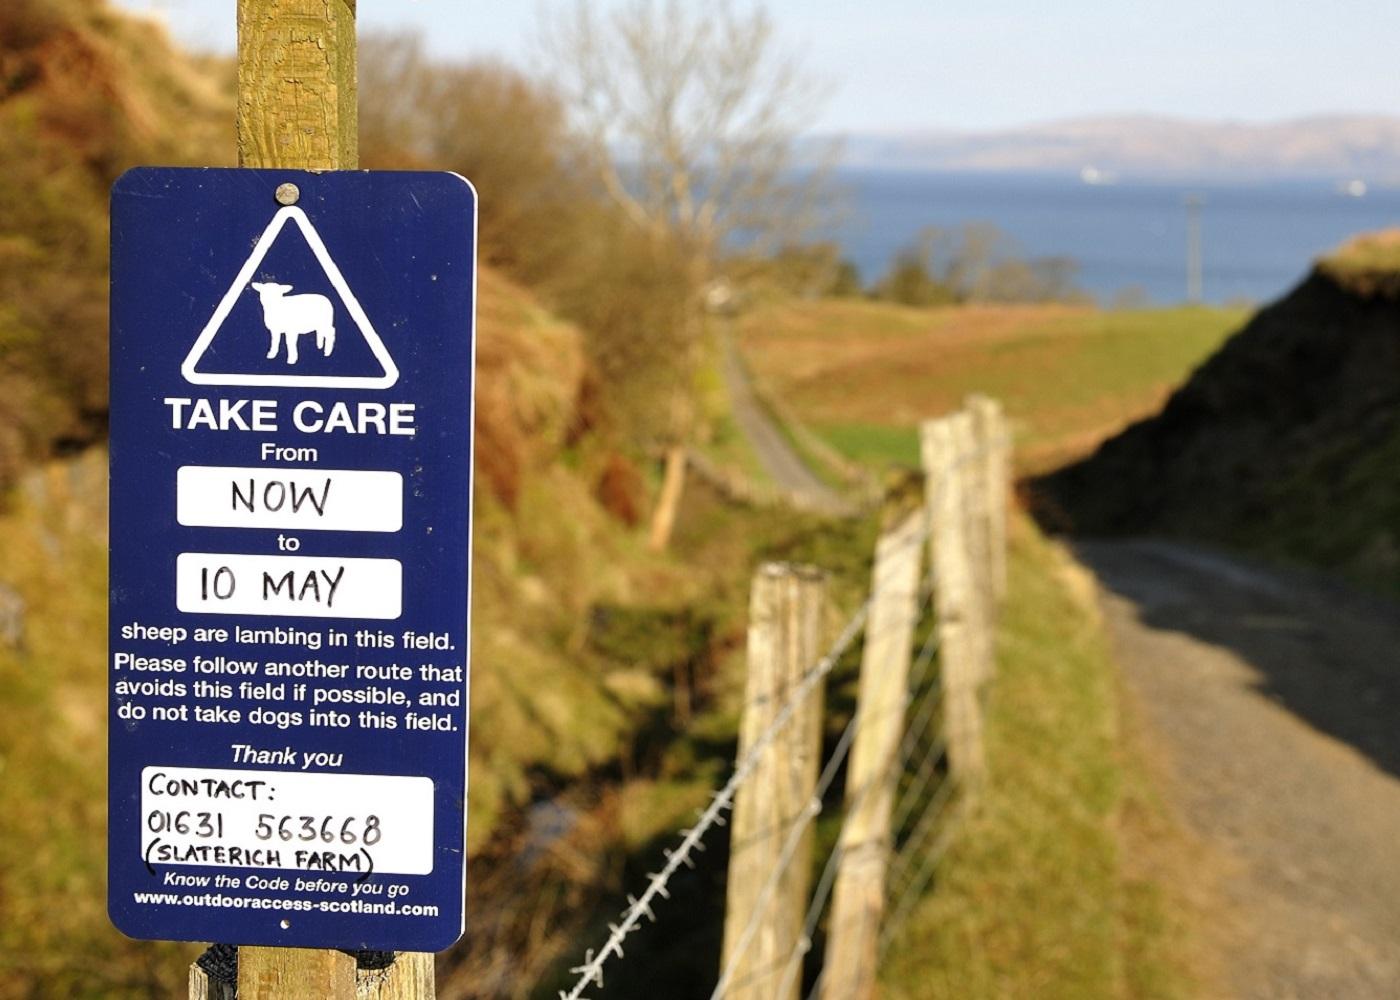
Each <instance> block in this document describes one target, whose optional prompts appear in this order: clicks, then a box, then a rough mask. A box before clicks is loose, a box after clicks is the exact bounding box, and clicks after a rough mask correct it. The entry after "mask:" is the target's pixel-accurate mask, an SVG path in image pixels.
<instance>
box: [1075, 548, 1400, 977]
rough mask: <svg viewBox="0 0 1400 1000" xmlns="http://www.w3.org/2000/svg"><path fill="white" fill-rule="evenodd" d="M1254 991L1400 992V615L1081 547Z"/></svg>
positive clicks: (1152, 557) (1221, 932)
mask: <svg viewBox="0 0 1400 1000" xmlns="http://www.w3.org/2000/svg"><path fill="white" fill-rule="evenodd" d="M1076 551H1077V554H1078V555H1079V557H1080V558H1081V560H1082V561H1083V562H1084V563H1085V564H1086V565H1087V566H1089V567H1090V569H1092V570H1093V571H1094V572H1095V573H1096V575H1097V576H1098V578H1099V580H1100V583H1101V584H1102V587H1103V590H1104V594H1105V599H1104V603H1105V610H1106V613H1107V618H1108V622H1109V626H1110V632H1111V635H1112V639H1113V642H1114V646H1115V650H1116V653H1117V656H1118V660H1119V662H1120V664H1121V667H1122V669H1123V672H1124V674H1125V676H1126V679H1127V682H1128V684H1129V687H1130V689H1131V690H1132V691H1133V692H1134V693H1135V694H1136V695H1137V697H1138V699H1139V701H1140V702H1141V703H1142V705H1143V708H1144V713H1143V714H1144V715H1145V716H1146V723H1147V727H1148V734H1147V735H1148V739H1149V740H1151V741H1153V742H1155V743H1156V744H1157V745H1158V747H1159V748H1160V749H1161V750H1162V751H1163V752H1164V753H1165V755H1166V757H1167V759H1168V760H1169V762H1170V769H1171V771H1172V772H1173V780H1171V782H1170V788H1169V790H1168V795H1169V797H1170V798H1174V799H1176V800H1177V802H1176V804H1177V806H1178V807H1179V811H1180V814H1181V816H1182V817H1183V819H1184V821H1185V822H1186V823H1187V825H1188V826H1189V827H1190V828H1192V829H1193V830H1194V832H1195V834H1196V835H1197V836H1198V837H1199V838H1200V839H1201V840H1202V841H1204V842H1205V843H1206V844H1207V845H1208V849H1209V850H1210V851H1211V853H1212V855H1215V856H1217V857H1219V858H1220V861H1221V865H1220V874H1219V877H1218V886H1219V889H1220V892H1221V894H1223V895H1224V897H1225V900H1224V902H1225V909H1226V910H1227V911H1228V912H1229V913H1230V914H1231V916H1230V917H1229V918H1228V919H1222V920H1221V921H1220V926H1215V927H1211V928H1208V934H1209V935H1210V937H1211V938H1212V939H1213V941H1212V942H1211V943H1212V944H1213V945H1214V946H1216V947H1218V948H1219V954H1220V957H1221V960H1222V965H1223V967H1224V969H1225V970H1226V974H1227V977H1228V981H1229V984H1230V986H1231V987H1232V988H1233V990H1234V995H1235V996H1237V997H1241V998H1250V1000H1253V998H1269V1000H1292V998H1307V1000H1319V998H1346V1000H1369V998H1388V997H1400V606H1397V605H1395V604H1392V603H1388V602H1383V601H1381V600H1372V599H1369V598H1365V597H1362V596H1360V595H1357V594H1355V593H1352V592H1349V591H1345V590H1343V589H1341V588H1339V587H1335V586H1332V585H1329V584H1326V583H1322V582H1319V581H1317V580H1314V579H1311V578H1306V579H1305V578H1301V577H1299V578H1295V577H1292V576H1290V575H1286V574H1279V573H1274V572H1270V571H1266V570H1263V569H1260V568H1258V567H1255V566H1252V565H1249V564H1246V563H1244V562H1242V561H1239V560H1235V559H1231V558H1226V557H1223V556H1220V555H1218V554H1215V553H1211V552H1208V551H1205V550H1201V549H1196V548H1193V547H1187V546H1183V545H1178V544H1173V543H1166V542H1157V541H1128V542H1092V543H1090V542H1086V543H1082V544H1080V545H1078V546H1077V547H1076Z"/></svg>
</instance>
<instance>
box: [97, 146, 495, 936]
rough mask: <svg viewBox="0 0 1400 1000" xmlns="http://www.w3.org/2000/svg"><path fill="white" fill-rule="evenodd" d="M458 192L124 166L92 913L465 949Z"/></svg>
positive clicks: (468, 402)
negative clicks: (105, 763)
mask: <svg viewBox="0 0 1400 1000" xmlns="http://www.w3.org/2000/svg"><path fill="white" fill-rule="evenodd" d="M475 242H476V196H475V193H474V192H473V191H472V189H471V186H470V185H469V184H467V182H466V181H464V180H463V179H462V178H460V177H457V176H456V175H453V174H433V173H369V172H343V173H323V174H313V173H304V172H300V171H288V170H222V169H221V170H173V169H150V168H143V169H138V170H133V171H132V172H130V173H128V174H126V175H125V176H124V177H122V178H121V179H120V180H119V181H118V182H117V185H116V188H115V189H114V191H113V194H112V315H111V327H112V330H111V355H112V405H111V625H110V630H111V634H110V649H109V678H110V685H111V687H110V692H109V722H110V727H111V728H110V765H109V766H110V793H109V794H110V818H109V845H108V850H109V854H108V858H109V889H108V909H109V912H110V913H111V916H112V920H113V921H114V922H115V923H116V925H117V927H118V928H120V929H121V930H122V931H124V932H125V933H127V934H129V935H131V936H132V937H138V938H148V939H170V940H182V941H220V942H226V943H231V944H251V945H274V946H288V947H309V948H344V949H358V948H371V949H384V950H398V951H440V950H442V949H444V948H446V947H448V946H449V945H451V944H452V943H453V942H454V941H456V940H457V938H458V937H459V936H460V935H461V933H462V930H463V912H464V884H465V861H464V838H465V831H466V804H465V803H466V771H467V756H466V739H467V677H468V673H469V663H468V648H469V647H468V632H467V607H468V566H469V544H470V537H471V531H470V501H471V485H472V484H471V467H472V447H471V440H472V439H471V434H472V378H473V348H474V343H475V333H474V321H473V315H474V306H475V301H474V300H475V277H476V276H475V265H474V260H475Z"/></svg>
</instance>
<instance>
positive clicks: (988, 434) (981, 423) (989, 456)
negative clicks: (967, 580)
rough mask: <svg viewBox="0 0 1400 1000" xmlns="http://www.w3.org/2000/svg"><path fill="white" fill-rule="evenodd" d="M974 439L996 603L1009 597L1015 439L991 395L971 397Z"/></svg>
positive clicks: (989, 567) (990, 574)
mask: <svg viewBox="0 0 1400 1000" xmlns="http://www.w3.org/2000/svg"><path fill="white" fill-rule="evenodd" d="M967 410H968V412H969V413H971V414H972V423H973V431H974V436H975V438H976V441H977V448H978V451H979V453H980V455H981V463H982V479H983V481H984V482H985V483H986V496H987V509H986V518H987V552H988V556H989V564H988V569H989V580H990V584H991V594H992V600H993V611H995V605H996V603H998V602H1000V601H1001V599H1002V598H1004V597H1005V596H1006V527H1007V514H1008V508H1009V501H1010V495H1011V440H1010V428H1008V427H1007V424H1006V412H1005V410H1004V409H1003V408H1002V405H1001V402H1000V401H999V400H996V399H992V398H991V397H990V396H981V395H973V396H969V397H968V398H967Z"/></svg>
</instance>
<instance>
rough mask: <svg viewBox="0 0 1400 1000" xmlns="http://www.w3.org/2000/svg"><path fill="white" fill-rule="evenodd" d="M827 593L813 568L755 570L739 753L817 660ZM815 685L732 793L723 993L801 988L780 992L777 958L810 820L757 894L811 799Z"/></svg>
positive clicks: (792, 934) (795, 918)
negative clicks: (752, 927)
mask: <svg viewBox="0 0 1400 1000" xmlns="http://www.w3.org/2000/svg"><path fill="white" fill-rule="evenodd" d="M825 601H826V582H825V578H824V576H823V574H822V573H821V572H820V571H818V570H815V569H812V568H810V567H802V566H789V565H784V564H777V563H769V564H766V565H764V566H762V567H760V568H759V570H758V572H757V573H756V574H755V575H754V580H753V589H752V591H751V592H750V599H749V636H748V679H747V682H746V685H745V691H744V714H743V719H742V720H741V723H740V730H739V750H738V754H739V759H741V760H742V759H743V758H744V756H745V755H746V754H747V753H748V752H749V750H750V749H751V748H752V747H753V746H754V745H755V744H756V743H757V741H758V739H759V738H760V736H761V735H762V734H763V733H764V732H765V731H766V730H767V729H768V728H769V726H770V725H771V724H772V723H773V720H774V718H775V717H776V716H777V714H778V713H779V712H780V711H781V710H782V708H783V706H784V705H785V704H786V703H787V702H788V700H789V699H790V698H791V697H792V696H793V694H794V692H795V690H796V689H797V687H798V685H799V684H800V683H801V681H802V679H803V678H804V677H805V676H806V675H807V673H808V672H809V671H810V670H812V669H813V668H814V667H815V666H816V665H817V663H818V662H819V660H820V659H821V655H822V650H821V647H820V643H821V637H822V628H821V622H822V610H823V607H824V605H825ZM822 687H823V685H822V684H821V683H820V682H819V683H818V684H817V685H816V688H815V689H814V690H813V691H811V692H810V693H809V694H808V695H807V696H806V697H805V698H804V699H803V700H802V702H801V704H800V705H799V706H798V708H797V712H796V714H795V716H794V718H793V719H792V720H791V722H789V723H788V725H786V726H785V727H784V728H783V729H782V730H781V732H780V733H779V734H778V736H777V738H776V739H775V740H774V741H773V742H772V743H771V744H769V746H768V748H767V749H766V750H765V751H763V753H762V754H761V755H760V757H759V760H758V764H757V766H756V768H755V770H754V771H753V773H752V775H751V777H750V778H749V780H748V781H746V782H745V783H744V784H743V786H741V787H740V789H739V792H738V794H737V795H736V797H735V801H734V819H733V830H732V833H731V839H730V854H729V883H728V889H727V891H726V900H725V919H724V955H723V959H722V966H721V967H722V968H724V969H729V968H730V967H731V965H733V971H732V973H731V975H730V979H729V981H730V983H731V984H732V986H731V988H730V989H729V991H728V992H727V993H726V994H725V996H726V997H727V998H729V1000H790V997H791V998H795V997H796V996H797V991H798V988H799V987H800V984H798V983H794V984H793V985H792V989H791V991H790V997H780V996H779V995H778V988H779V984H780V981H781V979H782V975H783V968H784V963H785V962H786V960H787V958H788V956H789V955H790V954H791V953H792V951H793V949H794V948H795V947H796V946H797V943H798V940H799V938H800V936H801V934H802V919H803V915H804V913H805V911H806V906H807V892H808V888H809V883H810V880H811V832H810V829H809V830H808V833H807V834H806V835H805V836H804V838H803V840H802V842H801V843H800V844H799V847H798V849H797V851H796V853H795V854H794V855H793V856H792V857H791V859H790V863H788V865H787V867H786V870H785V871H784V873H783V875H782V878H781V880H780V881H779V883H778V885H777V887H776V891H775V892H774V893H773V894H772V896H771V898H770V899H768V900H767V901H766V902H761V900H760V896H761V895H762V890H763V888H764V886H765V885H766V883H767V882H768V881H769V878H770V876H771V875H772V873H773V872H774V871H776V870H778V868H779V866H780V865H781V864H782V859H781V855H782V853H783V849H784V843H785V841H786V840H787V839H788V837H789V835H790V833H791V831H792V829H793V824H794V823H797V822H800V821H802V819H803V817H804V814H805V813H806V812H807V810H808V807H809V805H810V803H811V801H812V796H813V792H814V790H815V787H816V781H817V770H818V766H819V765H820V758H821V726H822V707H823V702H824V697H823V694H824V692H823V690H822ZM760 906H762V907H763V909H764V912H763V913H762V914H761V915H760V916H758V917H757V919H758V921H759V922H758V925H757V929H756V932H754V933H753V934H752V936H751V937H749V938H748V940H745V936H746V933H745V932H746V931H747V929H748V928H749V924H750V921H751V920H753V919H754V918H755V910H756V909H757V908H758V907H760ZM736 956H737V961H736Z"/></svg>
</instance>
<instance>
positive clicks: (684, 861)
mask: <svg viewBox="0 0 1400 1000" xmlns="http://www.w3.org/2000/svg"><path fill="white" fill-rule="evenodd" d="M873 603H874V595H871V596H870V597H868V598H866V600H865V602H864V603H863V604H862V605H861V606H860V608H859V609H857V611H856V612H855V614H853V615H852V616H851V618H850V620H849V621H847V623H846V627H845V628H844V629H842V630H841V634H840V635H839V636H837V638H836V641H835V642H834V643H832V645H831V648H830V649H829V650H828V651H827V654H826V655H825V656H824V657H822V659H821V660H820V661H818V663H817V665H816V666H815V667H813V668H812V669H811V670H809V671H808V672H807V674H806V675H805V676H804V677H803V678H802V680H801V681H799V682H798V683H797V685H796V686H795V687H794V688H793V691H792V694H791V695H790V696H789V698H788V700H787V701H786V702H785V703H784V705H783V706H782V708H780V709H779V710H778V713H777V714H776V715H775V716H774V717H773V721H772V722H770V723H769V724H768V728H767V729H765V730H764V731H763V733H762V734H761V735H760V736H759V738H758V739H757V740H755V741H754V743H753V746H751V747H749V749H748V751H747V752H746V753H745V754H744V757H743V759H742V760H740V762H739V764H738V766H737V767H735V769H734V773H733V774H732V775H730V777H729V780H728V781H727V782H725V783H724V786H723V787H722V788H721V789H720V790H719V791H718V792H716V793H715V794H714V796H713V797H712V798H711V799H710V803H709V805H708V806H706V807H705V808H704V809H703V810H702V811H701V813H700V818H699V819H698V820H697V821H696V823H695V825H694V826H692V827H691V828H690V829H688V830H682V831H681V834H682V839H681V842H680V844H679V845H678V846H677V847H676V848H675V849H674V850H670V851H667V852H665V856H666V864H665V865H663V866H662V868H661V870H660V871H657V872H654V873H652V874H650V875H648V876H647V887H646V890H645V891H644V892H643V893H642V895H641V896H640V897H637V898H633V897H632V896H628V897H627V902H628V905H627V909H626V910H624V911H623V913H622V917H621V919H620V920H619V921H618V923H616V924H609V925H608V932H609V933H608V939H607V941H606V942H604V944H603V946H602V947H601V948H600V949H598V951H597V952H596V953H595V952H594V951H593V950H592V949H589V950H588V951H587V952H585V954H584V962H583V964H582V965H579V966H576V967H574V968H571V969H570V970H569V971H570V972H571V973H574V974H576V975H577V976H578V977H579V978H578V981H577V982H575V983H574V986H573V988H572V989H570V990H567V991H565V990H560V991H559V997H560V1000H584V997H583V991H584V990H586V989H587V988H588V987H589V986H590V985H594V986H597V987H599V988H600V989H601V988H602V986H603V966H604V965H606V964H607V961H608V959H609V958H611V957H613V956H614V955H616V956H618V957H621V956H622V954H623V952H622V943H623V941H625V940H626V939H627V936H628V935H629V934H631V933H633V932H634V931H635V930H636V929H637V928H638V927H639V926H640V924H641V920H642V917H644V916H645V917H646V918H647V919H648V920H651V921H653V922H655V920H656V914H655V913H653V912H652V909H651V907H652V904H653V903H654V902H655V901H656V899H657V898H658V897H660V898H663V899H665V898H668V897H669V893H668V892H667V891H666V887H667V885H668V884H669V882H670V880H671V879H672V878H673V877H674V876H675V874H676V872H677V871H679V870H680V868H681V866H682V865H688V866H693V864H694V862H692V861H691V859H690V856H691V854H692V853H693V852H695V851H696V850H703V849H704V846H703V845H702V844H701V841H702V839H703V838H704V836H705V834H706V833H708V832H709V831H710V829H711V828H712V827H715V826H719V825H722V823H723V813H724V811H725V810H726V809H729V808H730V807H731V806H732V805H733V802H734V795H735V793H737V792H738V790H739V788H740V786H742V785H743V784H744V782H745V781H747V780H748V778H749V775H750V774H751V773H752V772H753V771H754V770H755V769H756V768H757V767H758V762H759V758H760V757H761V756H762V755H763V753H764V752H765V751H766V750H767V749H768V746H769V744H771V743H772V742H773V740H775V739H776V738H777V736H778V734H779V733H780V732H782V731H783V729H785V728H786V727H787V725H788V723H790V722H791V721H792V719H793V718H794V717H795V716H796V714H797V710H798V707H799V706H800V705H801V703H802V702H804V701H805V700H806V699H807V696H808V695H810V694H811V693H812V691H813V690H814V689H815V688H816V686H817V683H818V682H819V681H821V680H822V679H823V678H825V677H826V675H827V674H829V673H831V671H832V670H833V669H835V667H836V664H837V662H838V661H839V660H840V659H841V657H842V655H844V653H845V652H846V650H847V648H849V646H850V645H851V643H852V642H854V641H855V638H856V636H858V635H859V634H860V632H861V630H862V629H863V628H864V627H865V623H866V621H867V619H868V618H869V617H870V608H871V606H872V604H873Z"/></svg>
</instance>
